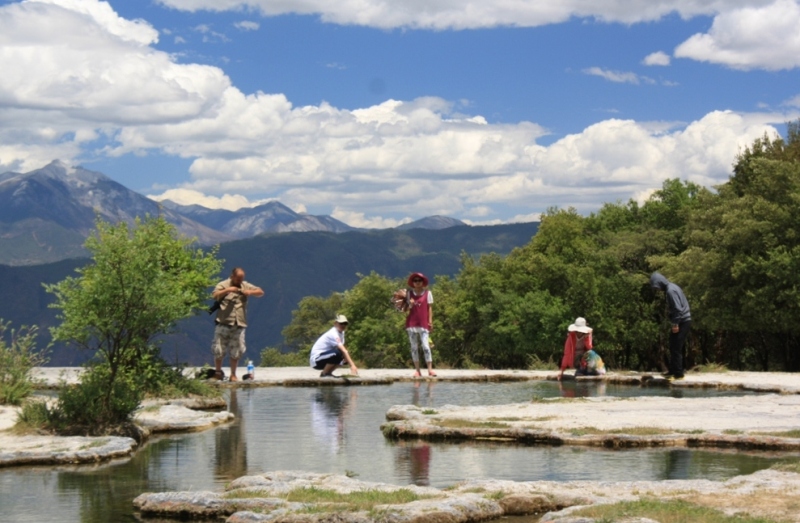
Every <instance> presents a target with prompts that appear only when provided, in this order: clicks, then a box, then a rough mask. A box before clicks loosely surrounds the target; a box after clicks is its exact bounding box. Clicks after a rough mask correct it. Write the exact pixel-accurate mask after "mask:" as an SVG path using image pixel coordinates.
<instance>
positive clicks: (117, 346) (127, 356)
mask: <svg viewBox="0 0 800 523" xmlns="http://www.w3.org/2000/svg"><path fill="white" fill-rule="evenodd" d="M193 243H194V241H193V240H191V239H187V238H182V237H180V236H179V235H178V233H177V231H176V229H175V227H174V226H172V225H171V224H169V223H168V222H167V221H166V220H164V219H163V218H162V217H157V218H154V217H147V218H145V219H144V220H139V219H137V220H136V222H135V224H134V225H133V226H132V227H131V226H129V225H128V224H126V223H124V222H123V223H119V224H117V225H112V224H110V223H108V222H105V221H103V220H101V219H98V221H97V229H96V231H95V232H94V233H93V234H92V235H91V236H90V237H89V238H88V239H87V241H86V244H85V247H86V249H87V250H88V251H89V252H90V253H91V256H92V262H91V263H90V264H88V265H86V266H84V267H83V268H81V269H78V271H77V272H78V274H79V276H77V277H68V278H66V279H64V280H62V281H61V282H59V283H56V284H53V285H47V286H46V289H47V291H48V292H50V293H52V294H54V295H55V298H56V301H55V303H54V304H53V305H52V307H54V308H56V309H59V313H58V318H59V319H60V320H61V323H60V324H59V325H58V326H57V327H55V328H53V329H52V335H53V340H54V341H64V342H69V343H71V344H73V345H75V346H77V347H79V348H81V349H85V350H90V351H93V352H95V353H96V354H97V355H98V356H99V358H98V360H96V361H99V362H100V364H101V365H103V366H107V369H108V370H107V372H106V371H102V372H100V371H99V372H100V374H101V375H102V376H103V379H104V380H105V381H106V386H104V387H102V388H100V390H101V391H102V392H101V396H100V397H99V398H97V399H98V401H100V402H102V403H103V408H105V409H106V410H109V409H111V408H112V404H113V403H114V401H115V400H114V398H113V397H112V395H113V391H114V390H116V389H115V385H114V384H115V382H116V380H117V379H118V378H119V379H124V380H126V381H127V380H129V378H130V375H131V374H132V373H133V374H136V375H140V376H141V375H146V374H147V372H146V371H148V370H150V369H152V368H153V366H154V365H156V366H157V365H158V364H159V362H163V360H161V359H160V355H159V347H158V344H157V341H156V338H157V337H158V336H159V335H161V334H164V333H167V332H170V331H172V330H173V329H174V328H175V324H176V323H177V322H178V320H181V319H183V318H186V317H188V316H190V315H192V314H195V313H196V312H198V311H200V310H202V309H204V308H205V301H206V300H207V299H208V288H209V287H210V286H211V285H213V283H214V278H215V276H216V275H217V274H218V273H219V272H220V270H221V261H220V260H219V259H217V257H216V250H212V251H211V252H208V253H204V252H203V251H202V250H200V249H196V248H193V247H192V245H193ZM140 371H141V372H140ZM154 379H157V377H155V378H154ZM146 386H147V384H146V383H145V384H144V385H143V387H146ZM117 388H118V387H117Z"/></svg>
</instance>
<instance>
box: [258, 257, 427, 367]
mask: <svg viewBox="0 0 800 523" xmlns="http://www.w3.org/2000/svg"><path fill="white" fill-rule="evenodd" d="M359 278H360V279H359V281H358V283H356V284H355V286H353V288H352V289H350V290H348V291H347V292H345V293H333V294H331V295H330V296H328V297H327V298H322V297H318V296H309V297H306V298H303V299H302V300H301V301H300V304H299V305H298V309H297V310H295V311H293V312H292V322H291V323H290V324H289V325H287V326H286V328H285V329H284V330H283V335H284V337H285V338H286V345H287V346H288V347H290V348H291V349H294V350H296V351H297V352H293V353H288V354H280V351H279V350H278V349H275V348H267V349H265V350H264V351H263V352H262V353H261V366H295V365H303V366H305V365H307V364H308V356H309V354H310V352H311V346H312V345H313V344H314V342H315V341H316V340H317V338H319V337H320V335H322V333H324V332H325V331H326V330H328V329H330V328H331V327H332V326H333V323H332V322H333V318H334V317H336V315H337V314H344V315H345V316H347V317H348V319H349V320H350V325H349V327H348V329H347V334H346V338H345V342H346V345H347V349H348V350H349V351H350V355H351V356H352V357H353V359H354V360H356V361H358V362H360V363H361V364H363V365H366V366H367V367H398V366H400V367H405V366H407V365H408V363H409V361H410V357H411V356H410V354H409V352H408V337H407V335H406V331H405V328H404V325H405V315H403V314H399V313H398V312H397V311H395V310H394V308H393V307H392V304H391V301H390V298H391V296H392V293H393V292H394V291H396V290H397V289H399V288H403V287H404V286H405V282H403V281H402V280H399V279H396V280H394V279H390V278H386V277H383V276H380V275H378V274H376V273H374V272H373V273H371V274H369V275H367V276H364V275H361V274H359ZM437 299H438V298H437ZM265 358H266V359H265Z"/></svg>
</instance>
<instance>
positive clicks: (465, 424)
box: [433, 418, 510, 429]
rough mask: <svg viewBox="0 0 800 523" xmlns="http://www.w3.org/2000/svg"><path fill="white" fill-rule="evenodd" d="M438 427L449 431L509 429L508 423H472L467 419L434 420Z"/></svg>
mask: <svg viewBox="0 0 800 523" xmlns="http://www.w3.org/2000/svg"><path fill="white" fill-rule="evenodd" d="M433 423H435V424H436V425H438V426H440V427H444V428H448V429H507V428H509V427H510V425H509V424H508V423H500V422H497V421H472V420H467V419H452V418H451V419H441V420H434V422H433Z"/></svg>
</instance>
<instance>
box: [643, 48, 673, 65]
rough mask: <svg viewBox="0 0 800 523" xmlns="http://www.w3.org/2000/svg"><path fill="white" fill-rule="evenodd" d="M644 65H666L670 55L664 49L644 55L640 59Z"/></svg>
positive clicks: (668, 62)
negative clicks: (642, 58)
mask: <svg viewBox="0 0 800 523" xmlns="http://www.w3.org/2000/svg"><path fill="white" fill-rule="evenodd" d="M642 63H643V64H644V65H660V66H667V65H669V64H670V57H669V55H668V54H667V53H665V52H664V51H656V52H655V53H650V54H649V55H647V56H645V57H644V60H642Z"/></svg>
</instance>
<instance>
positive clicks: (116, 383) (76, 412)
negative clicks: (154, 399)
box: [49, 364, 144, 435]
mask: <svg viewBox="0 0 800 523" xmlns="http://www.w3.org/2000/svg"><path fill="white" fill-rule="evenodd" d="M143 397H144V394H143V392H142V388H141V387H140V386H139V384H138V377H137V376H136V375H135V374H134V373H133V372H132V371H131V370H130V369H119V370H118V371H117V373H116V374H114V373H112V371H111V368H110V366H109V365H108V364H98V365H93V366H91V367H89V368H88V369H86V371H85V372H84V373H83V374H82V375H81V381H80V383H77V384H74V385H65V386H64V387H63V388H62V389H61V391H60V392H59V395H58V404H57V405H56V407H54V408H53V409H51V412H50V416H49V417H50V420H49V426H50V427H51V428H53V429H55V430H56V431H58V432H66V433H72V432H78V433H86V434H91V435H100V434H105V433H107V432H108V431H111V430H114V429H115V428H116V427H118V426H120V425H122V424H124V423H126V422H128V421H130V419H131V416H132V415H133V412H134V411H135V410H136V408H137V407H138V406H139V403H140V402H141V401H142V398H143Z"/></svg>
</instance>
